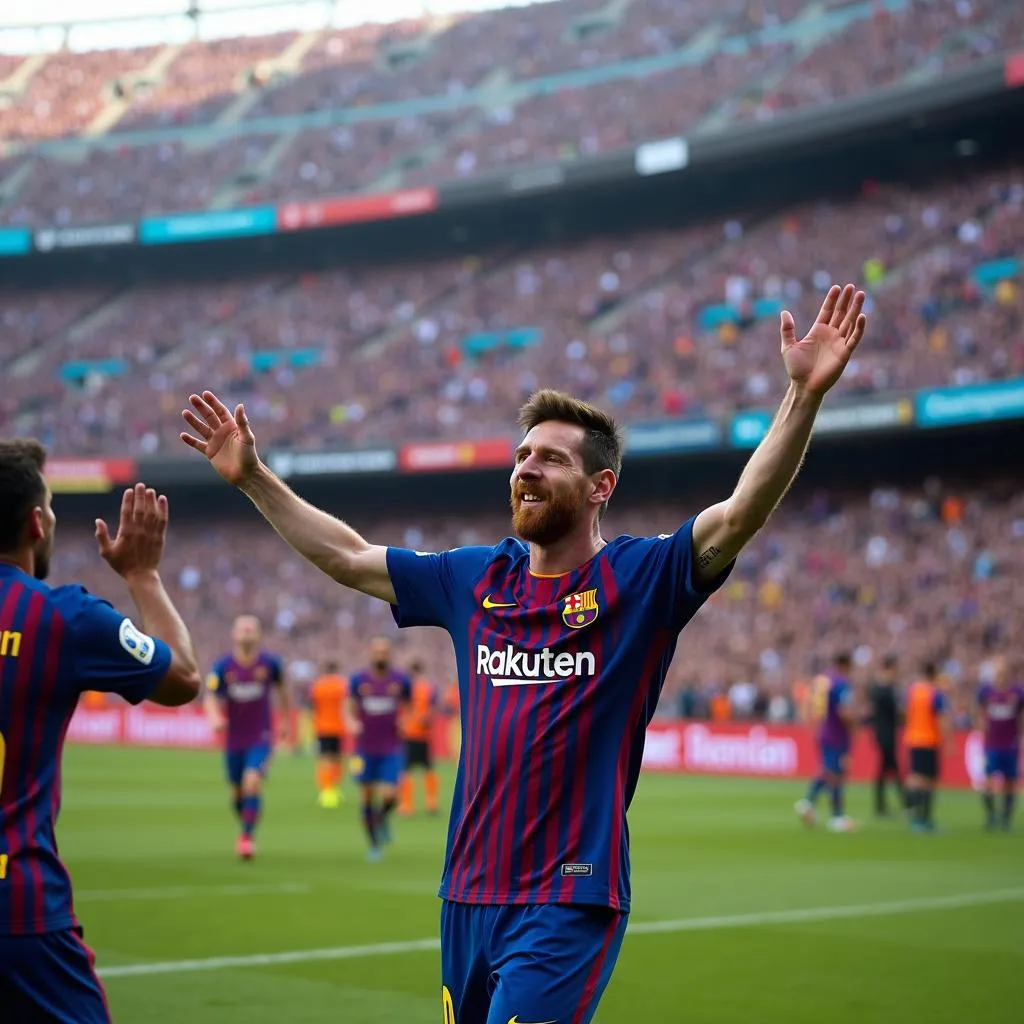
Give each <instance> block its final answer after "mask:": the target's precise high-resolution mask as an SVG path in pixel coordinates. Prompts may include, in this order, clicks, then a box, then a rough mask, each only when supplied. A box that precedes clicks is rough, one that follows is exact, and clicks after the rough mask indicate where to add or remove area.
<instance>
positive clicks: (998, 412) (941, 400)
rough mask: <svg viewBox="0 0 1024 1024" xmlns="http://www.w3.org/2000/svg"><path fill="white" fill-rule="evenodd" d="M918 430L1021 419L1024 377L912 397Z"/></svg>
mask: <svg viewBox="0 0 1024 1024" xmlns="http://www.w3.org/2000/svg"><path fill="white" fill-rule="evenodd" d="M914 407H915V411H916V414H917V423H918V426H920V427H951V426H958V425H961V424H966V423H985V422H987V421H990V420H1011V419H1017V418H1019V417H1024V377H1016V378H1014V379H1013V380H1004V381H1000V382H998V383H996V384H970V385H967V386H966V387H962V388H936V389H935V390H931V391H919V392H918V393H917V394H916V395H915V396H914Z"/></svg>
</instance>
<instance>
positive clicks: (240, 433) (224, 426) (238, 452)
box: [179, 391, 260, 487]
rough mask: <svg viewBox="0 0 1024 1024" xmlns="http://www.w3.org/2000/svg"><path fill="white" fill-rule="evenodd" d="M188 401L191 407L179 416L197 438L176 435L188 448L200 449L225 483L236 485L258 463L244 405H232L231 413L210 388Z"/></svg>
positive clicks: (242, 481)
mask: <svg viewBox="0 0 1024 1024" xmlns="http://www.w3.org/2000/svg"><path fill="white" fill-rule="evenodd" d="M189 402H190V403H191V405H192V408H191V409H185V410H184V411H183V412H182V414H181V415H182V417H183V418H184V420H185V422H186V423H187V424H188V425H189V426H190V427H191V428H192V429H193V430H194V431H195V432H196V433H197V434H198V435H199V437H193V436H192V435H191V434H188V433H185V432H182V433H181V434H180V435H179V436H180V437H181V439H182V441H184V442H185V444H187V445H188V446H189V447H190V448H194V449H195V450H196V451H198V452H202V453H203V455H205V456H206V457H207V458H208V459H209V460H210V465H211V466H213V468H214V469H215V470H217V472H218V473H219V474H220V475H221V476H222V477H223V478H224V479H225V480H227V482H228V483H229V484H233V485H234V486H235V487H240V486H241V485H242V484H244V483H245V482H246V480H248V479H249V478H250V477H251V476H252V475H253V473H255V472H256V469H257V467H258V466H259V463H260V460H259V456H257V454H256V438H255V437H254V436H253V432H252V428H251V427H250V426H249V420H248V418H247V417H246V415H245V409H244V407H243V406H241V405H238V406H236V407H235V412H234V415H232V414H231V413H230V412H229V411H228V407H227V406H226V405H225V404H224V403H223V402H222V401H221V400H220V399H219V398H218V397H217V396H216V395H215V394H214V393H213V392H212V391H204V392H203V394H202V396H201V397H200V396H199V395H190V396H189Z"/></svg>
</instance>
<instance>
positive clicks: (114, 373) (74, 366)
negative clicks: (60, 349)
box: [60, 359, 128, 384]
mask: <svg viewBox="0 0 1024 1024" xmlns="http://www.w3.org/2000/svg"><path fill="white" fill-rule="evenodd" d="M127 369H128V364H127V363H126V362H125V361H124V360H123V359H73V360H72V361H71V362H68V363H64V365H63V366H61V368H60V379H61V380H63V381H65V382H66V383H68V384H80V383H81V382H82V381H83V380H85V378H86V377H88V376H89V374H90V373H101V374H103V375H104V376H106V377H119V376H121V374H123V373H124V372H125V371H126V370H127Z"/></svg>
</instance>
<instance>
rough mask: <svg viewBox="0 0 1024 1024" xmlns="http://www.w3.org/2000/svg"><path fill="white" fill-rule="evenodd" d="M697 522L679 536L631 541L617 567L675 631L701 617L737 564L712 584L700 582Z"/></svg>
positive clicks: (685, 525) (689, 523)
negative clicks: (696, 556)
mask: <svg viewBox="0 0 1024 1024" xmlns="http://www.w3.org/2000/svg"><path fill="white" fill-rule="evenodd" d="M696 518H697V517H696V516H691V518H689V519H688V520H687V521H686V522H685V523H683V525H682V526H680V527H679V529H678V530H676V532H675V533H663V534H662V535H661V536H659V537H640V538H629V539H628V540H627V541H626V543H625V544H623V546H622V548H621V551H620V552H619V554H618V558H617V560H616V564H615V568H616V571H617V574H618V575H622V576H624V577H625V578H626V579H628V580H629V583H630V585H631V587H632V589H633V590H635V592H636V596H637V599H638V600H640V601H641V602H642V603H643V604H644V605H645V606H646V607H647V608H648V609H649V611H650V613H651V614H653V615H656V616H658V617H659V618H661V619H662V620H663V622H664V623H665V625H666V626H668V627H670V628H673V629H681V628H682V627H683V626H684V625H685V624H686V623H687V622H688V621H689V620H690V619H691V618H692V617H693V616H694V615H695V614H696V613H697V611H698V610H699V609H700V607H701V605H703V604H704V602H705V601H706V600H707V599H708V598H709V597H710V596H711V595H712V594H713V593H714V592H715V591H716V590H718V588H719V587H721V585H722V584H723V583H724V582H725V581H726V579H728V577H729V574H730V573H731V572H732V569H733V566H734V565H735V564H736V563H735V562H730V563H729V565H727V566H726V567H725V569H723V570H722V572H721V573H720V574H719V575H718V576H717V577H716V578H715V579H713V580H712V581H711V582H710V583H704V582H702V581H701V580H699V579H698V578H697V575H696V564H695V560H694V557H693V524H694V521H695V520H696Z"/></svg>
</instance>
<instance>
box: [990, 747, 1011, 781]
mask: <svg viewBox="0 0 1024 1024" xmlns="http://www.w3.org/2000/svg"><path fill="white" fill-rule="evenodd" d="M993 775H1002V777H1003V778H1004V779H1005V780H1006V781H1007V782H1016V781H1017V779H1018V778H1020V757H1019V756H1018V754H1017V751H1016V750H986V751H985V778H987V779H990V778H992V776H993Z"/></svg>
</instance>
